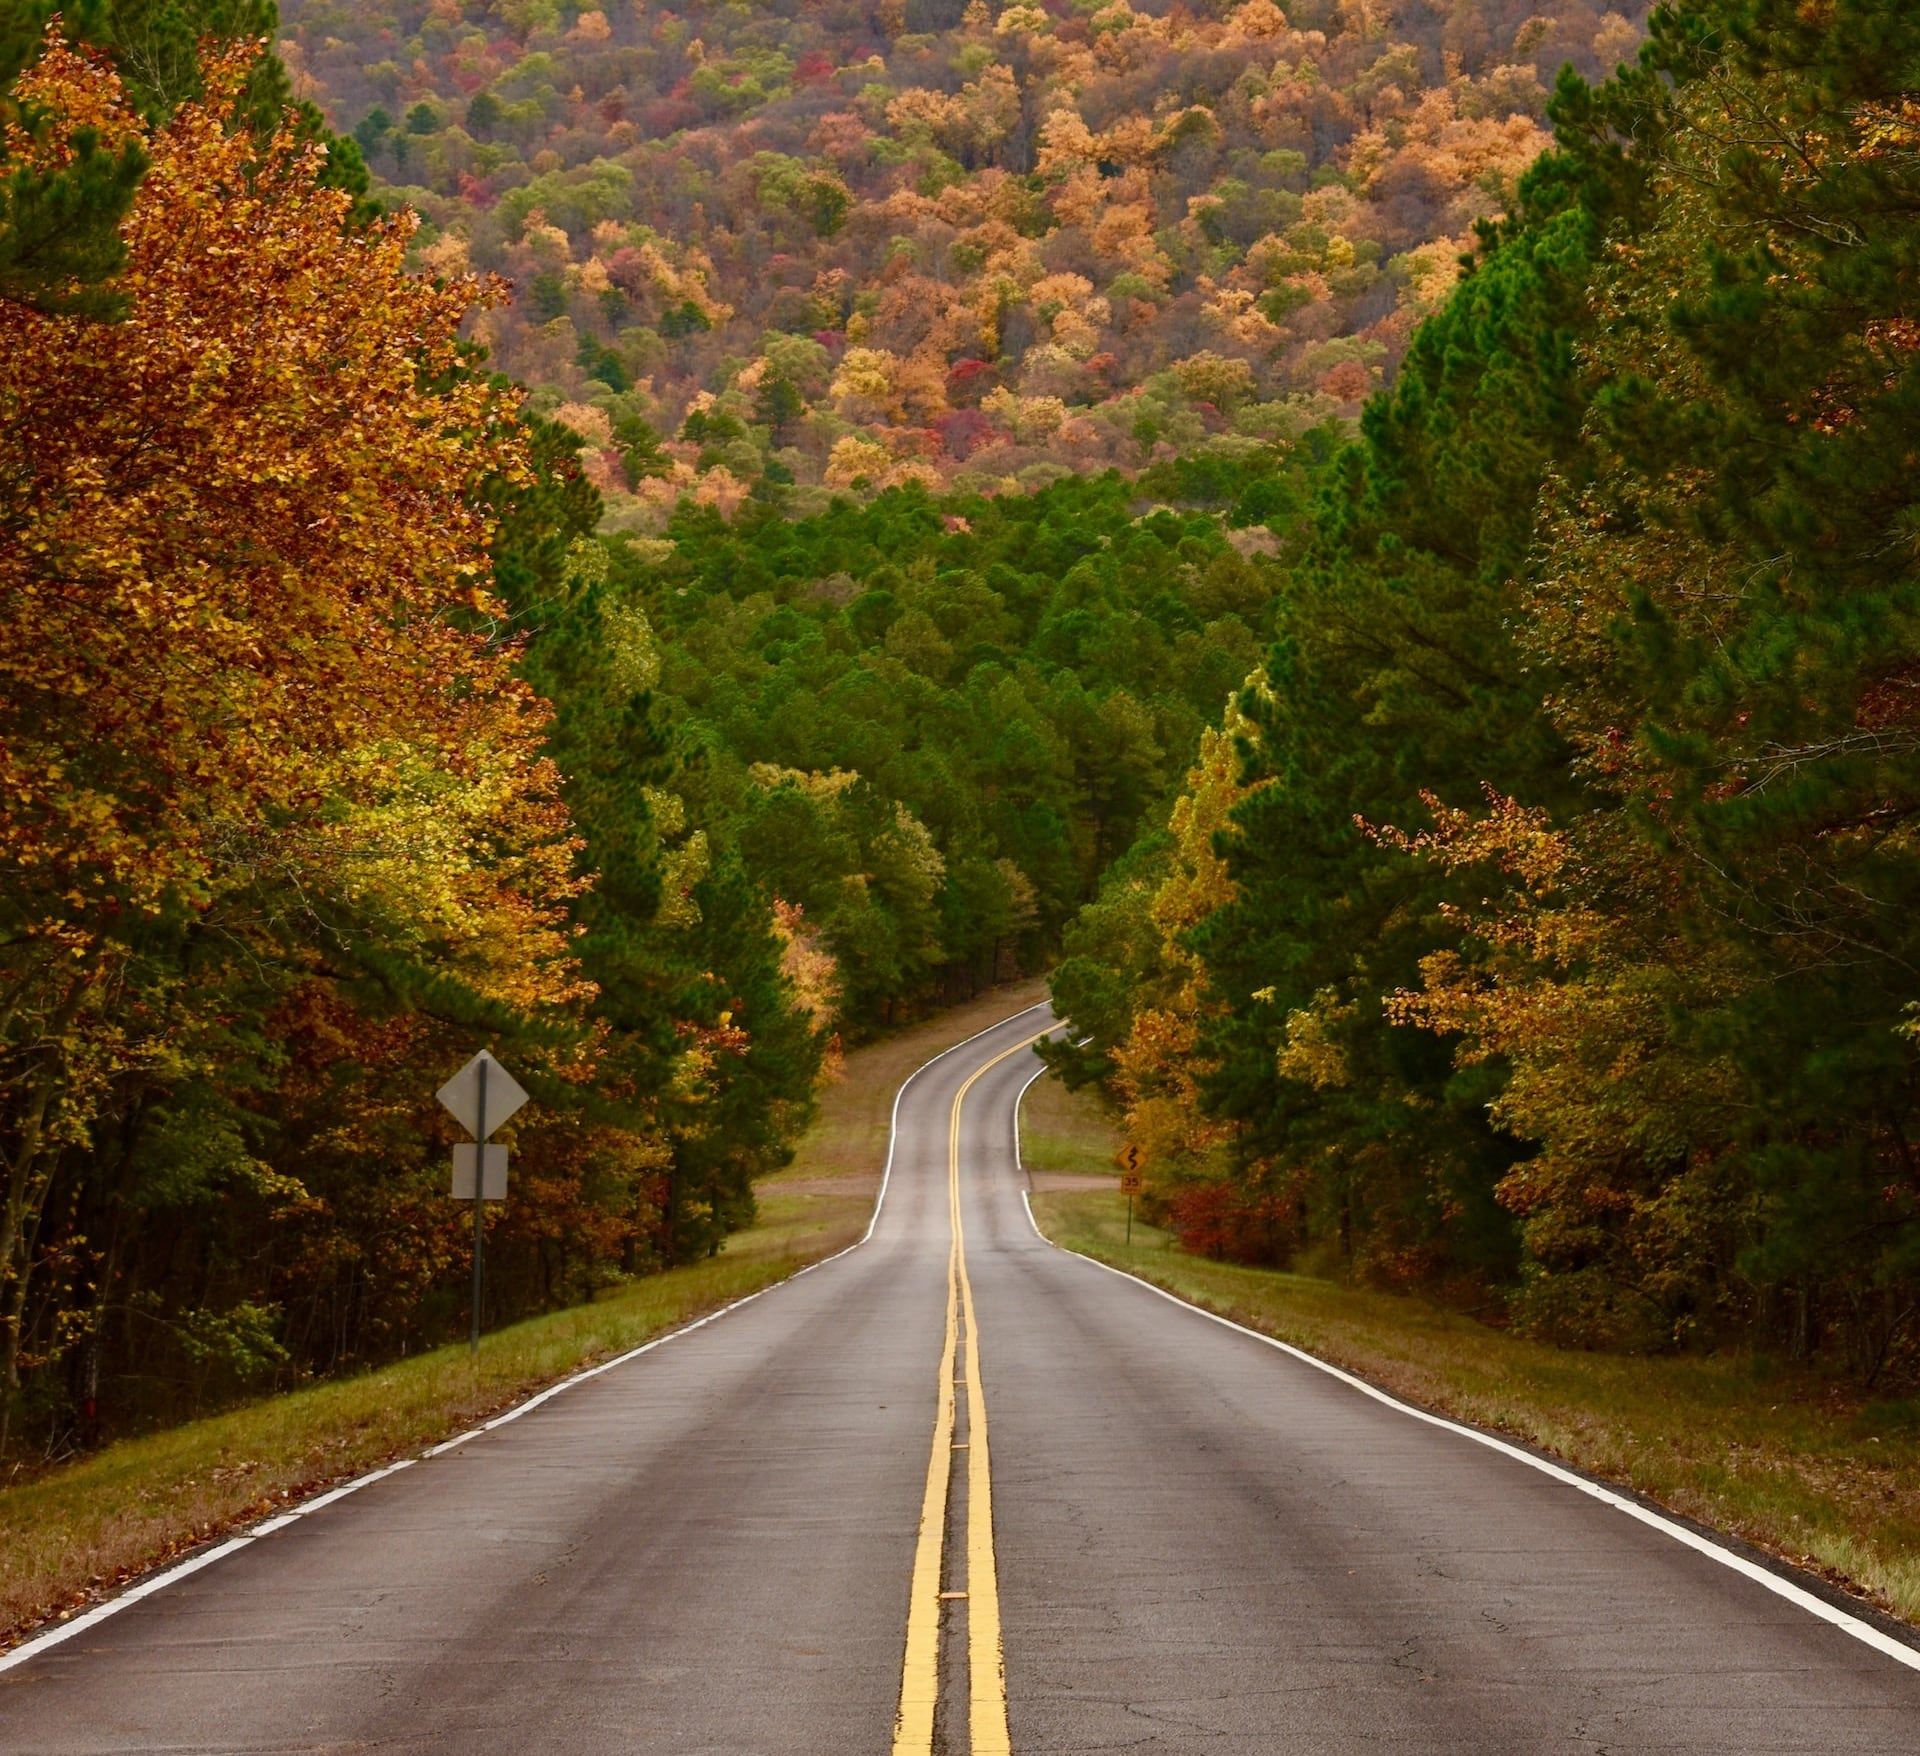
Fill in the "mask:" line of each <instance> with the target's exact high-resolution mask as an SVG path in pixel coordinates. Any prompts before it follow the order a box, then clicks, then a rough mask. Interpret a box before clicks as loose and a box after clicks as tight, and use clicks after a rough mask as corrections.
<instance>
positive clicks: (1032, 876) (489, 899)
mask: <svg viewBox="0 0 1920 1756" xmlns="http://www.w3.org/2000/svg"><path fill="white" fill-rule="evenodd" d="M1905 11H1906V9H1905V8H1902V7H1898V6H1893V5H1888V4H1885V3H1876V0H1816V3H1813V4H1807V3H1804V0H1795V3H1793V4H1787V3H1785V0H1674V3H1673V4H1671V5H1667V6H1663V7H1661V8H1658V9H1656V10H1655V11H1654V12H1653V14H1652V15H1651V17H1649V16H1648V15H1647V14H1646V12H1645V9H1644V8H1639V7H1622V8H1618V9H1608V8H1602V7H1597V6H1591V5H1588V4H1585V3H1584V0H1567V3H1565V4H1560V5H1557V6H1555V7H1554V8H1553V9H1552V11H1551V12H1550V13H1549V12H1548V11H1546V10H1536V9H1535V7H1534V6H1532V5H1531V4H1527V3H1523V0H1299V3H1298V4H1295V5H1292V6H1282V5H1279V4H1276V3H1275V0H1244V3H1240V4H1208V3H1205V0H1202V3H1199V4H1189V3H1188V0H1178V3H1176V4H1170V5H1168V4H1158V3H1156V4H1155V5H1154V6H1151V7H1146V8H1142V9H1139V10H1136V9H1135V8H1134V7H1133V6H1132V5H1131V4H1130V3H1129V0H1110V3H1101V0H1049V3H1048V4H1045V5H1038V4H1035V5H1028V4H1019V3H1016V4H1010V5H1006V6H995V5H992V4H989V3H987V0H966V3H965V4H958V3H950V0H878V3H877V4H874V3H869V0H861V3H859V4H853V3H847V4H838V3H836V0H822V3H812V4H803V3H801V0H783V3H782V4H779V5H746V4H726V5H687V6H684V7H681V8H678V9H671V8H669V7H667V6H664V5H656V4H654V3H653V0H634V3H633V4H631V5H620V6H609V7H607V8H605V9H600V8H587V7H578V6H574V5H571V4H567V3H565V0H432V4H429V5H416V4H412V3H410V0H409V3H406V4H399V5H396V4H394V3H393V0H284V4H283V5H282V7H281V10H280V13H279V15H278V16H276V15H275V14H274V12H273V9H272V6H271V3H270V0H187V3H179V0H176V3H172V4H165V5H159V4H153V3H151V0H125V3H120V0H87V3H84V4H81V5H76V6H72V7H69V8H68V9H67V10H65V11H64V12H63V13H60V14H58V15H56V14H54V13H53V12H52V11H51V10H50V9H49V8H47V7H44V6H39V5H33V4H17V3H16V4H9V5H6V6H4V7H0V82H4V84H3V85H0V91H3V92H4V96H0V123H4V129H5V133H4V140H3V142H0V677H3V678H4V688H0V847H3V848H4V856H5V867H4V874H5V875H4V878H3V879H0V1155H3V1156H0V1178H3V1179H4V1184H5V1200H4V1206H3V1207H0V1399H4V1423H3V1424H0V1450H4V1451H5V1452H7V1453H8V1454H9V1455H10V1456H11V1457H13V1458H14V1459H17V1460H26V1461H29V1462H30V1461H35V1460H41V1459H45V1458H48V1457H54V1456H59V1455H63V1454H65V1453H67V1452H70V1451H72V1450H74V1449H76V1448H84V1447H87V1446H92V1445H95V1444H98V1443H100V1442H102V1441H103V1440H105V1439H107V1438H110V1437H113V1436H115V1435H117V1434H121V1433H126V1432H129V1431H133V1430H137V1429H139V1428H141V1427H143V1426H150V1425H153V1424H156V1423H160V1422H165V1421H171V1420H175V1419H179V1418H181V1417H183V1416H185V1415H187V1414H190V1413H193V1412H198V1411H203V1410H206V1409H209V1408H212V1407H217V1406H219V1405H221V1404H223V1403H226V1402H230V1401H233V1400H235V1399H238V1398H241V1397H243V1396H247V1395H252V1394H257V1393H258V1392H260V1391H262V1390H264V1389H269V1388H275V1387H281V1386H287V1385H292V1384H296V1383H300V1382H303V1381H306V1380H309V1379H311V1378H313V1377H316V1376H322V1375H327V1374H333V1373H340V1372H344V1371H348V1370H351V1369H354V1368H357V1367H361V1366H364V1365H368V1364H371V1363H375V1362H379V1361H383V1360H388V1359H392V1358H395V1357H398V1356H400V1355H402V1354H406V1353H411V1352H416V1351H418V1350H420V1349H422V1348H426V1347H430V1346H433V1345H436V1344H438V1343H439V1342H441V1341H444V1340H446V1339H447V1338H449V1337H450V1336H452V1335H453V1334H455V1333H457V1332H458V1331H459V1328H460V1326H461V1322H462V1319H463V1313H464V1304H463V1300H464V1296H465V1287H466V1273H467V1261H468V1259H467V1255H466V1252H467V1250H468V1248H469V1244H468V1239H467V1232H466V1225H467V1221H466V1219H465V1217H464V1216H463V1212H462V1210H460V1209H459V1208H457V1207H456V1205H455V1204H454V1203H452V1202H451V1201H449V1200H448V1199H447V1198H446V1195H445V1193H444V1181H445V1176H446V1170H445V1159H446V1153H447V1147H448V1145H449V1143H450V1141H451V1139H452V1130H451V1124H450V1123H449V1122H448V1121H447V1120H446V1119H445V1118H444V1117H443V1116H442V1115H441V1114H440V1112H439V1111H438V1110H437V1108H436V1106H435V1105H434V1103H433V1100H432V1092H433V1090H434V1088H435V1087H436V1086H437V1085H438V1084H439V1083H440V1082H441V1080H442V1079H444V1077H445V1076H446V1074H447V1073H448V1072H450V1071H451V1070H452V1069H453V1068H454V1067H456V1066H458V1065H459V1063H460V1062H461V1061H463V1060H464V1059H465V1058H466V1056H467V1055H468V1054H470V1053H471V1052H472V1051H473V1049H474V1048H475V1047H477V1046H479V1045H480V1044H481V1043H482V1042H485V1043H489V1044H491V1045H492V1046H493V1047H494V1048H495V1050H496V1052H497V1053H498V1054H499V1055H500V1056H501V1058H502V1059H503V1060H505V1061H507V1062H508V1063H509V1065H511V1066H512V1067H513V1068H514V1070H515V1071H516V1073H517V1074H519V1076H520V1077H521V1078H522V1079H523V1082H524V1083H526V1084H527V1085H528V1086H529V1088H530V1089H531V1090H532V1092H533V1094H534V1097H535V1100H536V1101H535V1103H534V1104H533V1105H532V1106H530V1108H529V1109H528V1110H527V1112H525V1115H524V1118H523V1119H522V1120H520V1121H518V1122H517V1123H516V1124H515V1126H514V1129H513V1130H512V1131H511V1137H512V1144H513V1149H514V1155H515V1159H514V1164H515V1183H514V1189H515V1198H514V1200H513V1201H511V1202H510V1203H508V1204H507V1205H506V1206H505V1207H504V1208H503V1209H502V1211H501V1212H500V1214H499V1216H498V1218H497V1220H496V1221H495V1222H494V1224H495V1227H496V1228H497V1229H496V1230H494V1231H493V1232H491V1233H490V1237H491V1238H492V1239H493V1240H494V1241H493V1242H492V1243H491V1244H490V1247H489V1262H490V1266H491V1281H490V1294H489V1297H490V1304H489V1317H490V1320H493V1321H500V1320H506V1319H510V1318H513V1317H515V1316H519V1315H524V1314H526V1313H529V1312H532V1311H535V1310H539V1309H543V1308H548V1307H552V1306H556V1305H560V1304H565V1303H569V1302H573V1301H578V1300H580V1299H583V1298H586V1297H589V1296H591V1295H592V1294H593V1293H594V1292H595V1291H596V1290H597V1289H601V1288H604V1287H606V1286H608V1285H610V1284H612V1283H614V1282H617V1281H619V1280H621V1279H623V1278H626V1277H634V1276H640V1275H645V1274H647V1273H649V1272H651V1271H653V1270H656V1269H659V1268H662V1267H666V1266H670V1265H673V1264H675V1263H681V1262H685V1261H688V1260H692V1259H697V1258H699V1257H701V1256H704V1255H707V1254H710V1253H712V1252H714V1251H717V1250H719V1249H721V1248H723V1247H724V1243H725V1239H726V1237H727V1235H728V1234H729V1233H730V1232H731V1231H733V1230H735V1229H736V1228H738V1227H739V1226H741V1225H742V1224H744V1223H745V1222H746V1221H747V1220H748V1219H749V1218H750V1217H751V1215H752V1212H753V1183H754V1179H755V1178H756V1176H758V1175H760V1174H762V1173H764V1172H766V1171H769V1170H772V1169H774V1168H777V1167H778V1166H779V1165H781V1164H782V1163H784V1162H786V1160H787V1158H788V1157H789V1156H790V1154H791V1150H792V1145H793V1142H794V1141H795V1139H796V1138H797V1136H798V1134H799V1133H800V1131H801V1130H802V1129H803V1128H804V1126H805V1124H806V1122H807V1120H808V1118H809V1116H810V1114H811V1113H812V1110H813V1106H814V1103H815V1100H816V1097H817V1094H818V1092H819V1091H820V1089H821V1088H822V1083H823V1081H827V1080H830V1079H831V1078H832V1077H833V1075H834V1069H835V1064H836V1061H837V1058H838V1056H839V1054H840V1052H841V1050H842V1048H843V1046H845V1045H846V1044H849V1043H851V1042H854V1041H857V1040H859V1039H861V1038H863V1037H866V1036H870V1035H873V1034H875V1033H879V1032H883V1031H886V1030H888V1029H890V1028H893V1027H894V1026H896V1025H897V1024H899V1023H900V1022H902V1021H903V1020H906V1019H908V1018H912V1017H915V1016H920V1015H924V1013H926V1012H927V1011H928V1010H929V1009H931V1008H934V1007H936V1006H938V1005H940V1004H943V1003H947V1002H951V1001H954V1000H958V999H961V998H965V997H968V996H970V995H971V994H973V993H975V992H977V991H979V990H980V989H981V988H982V987H983V986H986V985H989V984H991V983H993V982H995V981H997V980H1003V979H1006V978H1008V977H1010V976H1012V975H1014V974H1017V973H1023V972H1032V971H1035V970H1039V969H1046V968H1052V969H1053V970H1054V977H1053V981H1054V993H1055V997H1056V1005H1057V1007H1058V1009H1059V1010H1060V1011H1061V1013H1062V1015H1063V1016H1064V1017H1066V1018H1067V1019H1068V1020H1069V1022H1070V1023H1071V1025H1072V1027H1073V1028H1072V1031H1071V1033H1070V1035H1071V1038H1072V1039H1073V1040H1072V1043H1071V1045H1070V1046H1069V1045H1067V1044H1062V1045H1060V1046H1058V1047H1057V1048H1056V1049H1055V1051H1054V1056H1055V1059H1056V1063H1057V1065H1058V1068H1059V1071H1060V1072H1061V1073H1062V1075H1063V1076H1064V1077H1066V1078H1067V1079H1068V1080H1070V1081H1072V1082H1075V1083H1077V1084H1081V1085H1086V1086H1091V1087H1094V1088H1096V1089H1098V1090H1099V1091H1100V1092H1102V1093H1103V1094H1104V1096H1105V1097H1106V1099H1107V1100H1108V1101H1109V1102H1110V1103H1111V1105H1112V1106H1113V1108H1114V1110H1115V1113H1116V1114H1117V1115H1118V1116H1119V1117H1120V1119H1121V1121H1122V1122H1123V1124H1124V1127H1125V1129H1126V1131H1127V1134H1128V1136H1129V1138H1131V1139H1132V1140H1134V1141H1135V1142H1137V1143H1138V1144H1139V1145H1140V1146H1141V1147H1142V1149H1143V1150H1144V1153H1145V1156H1146V1161H1147V1165H1148V1172H1147V1189H1146V1192H1145V1207H1146V1211H1147V1214H1148V1216H1149V1217H1151V1218H1153V1219H1154V1220H1156V1221H1159V1222H1162V1223H1164V1224H1166V1225H1168V1226H1169V1227H1171V1228H1172V1229H1173V1230H1174V1231H1175V1233H1176V1234H1177V1235H1178V1236H1179V1238H1180V1239H1181V1241H1182V1242H1183V1243H1184V1244H1185V1246H1186V1247H1187V1248H1188V1249H1190V1250H1194V1251H1197V1252H1203V1253H1206V1254H1210V1255H1218V1256H1226V1257H1231V1258H1235V1259H1238V1260H1245V1261H1250V1262H1264V1263H1278V1264H1288V1265H1292V1266H1295V1267H1299V1268H1303V1269H1306V1270H1309V1271H1311V1272H1317V1273H1325V1274H1332V1275H1337V1276H1344V1277H1349V1278H1352V1279H1355V1280H1358V1281H1362V1282H1366V1283H1370V1284H1374V1285H1378V1286H1384V1287H1392V1288H1405V1289H1417V1290H1419V1291H1421V1292H1423V1293H1425V1294H1426V1295H1428V1296H1430V1297H1432V1298H1436V1299H1439V1300H1442V1301H1445V1302H1448V1303H1451V1304H1453V1305H1455V1306H1457V1307H1458V1308H1460V1309H1462V1310H1467V1311H1471V1312H1473V1313H1474V1314H1476V1315H1477V1316H1479V1317H1481V1318H1482V1319H1483V1320H1485V1321H1489V1322H1494V1323H1499V1324H1504V1325H1510V1326H1513V1327H1515V1328H1517V1329H1519V1330H1521V1331H1523V1332H1525V1333H1527V1334H1530V1335H1533V1336H1536V1337H1539V1338H1542V1339H1545V1340H1549V1341H1553V1342H1558V1343H1560V1344H1563V1345H1565V1346H1568V1347H1585V1348H1595V1347H1598V1348H1607V1349H1613V1350H1624V1351H1629V1352H1671V1351H1683V1350H1689V1349H1725V1348H1744V1349H1752V1350H1761V1351H1766V1352H1773V1353H1778V1354H1780V1355H1782V1356H1786V1357H1792V1358H1795V1359H1799V1360H1802V1361H1807V1362H1810V1363H1811V1364H1812V1365H1813V1366H1814V1367H1816V1368H1817V1369H1819V1370H1821V1371H1824V1372H1830V1373H1832V1374H1834V1375H1836V1376H1838V1377H1846V1378H1850V1379H1851V1380H1853V1381H1854V1382H1855V1383H1857V1384H1864V1385H1881V1386H1886V1385H1897V1386H1898V1385H1907V1384H1909V1383H1910V1382H1911V1380H1912V1378H1913V1376H1914V1374H1915V1372H1916V1370H1917V1369H1920V1160H1917V1159H1916V1152H1920V1053H1917V1050H1920V1044H1917V1043H1916V1035H1917V1034H1920V1023H1917V1022H1916V1020H1917V1018H1920V1015H1917V1014H1916V1012H1915V1010H1914V1009H1915V1006H1916V1003H1920V976H1917V975H1916V971H1917V970H1920V909H1917V908H1916V904H1920V847H1917V846H1916V833H1917V831H1920V736H1917V735H1916V727H1920V693H1917V691H1920V666H1917V663H1916V656H1915V655H1916V651H1917V650H1920V648H1917V647H1916V639H1915V636H1916V625H1915V616H1916V609H1917V608H1920V602H1917V599H1916V589H1915V586H1916V578H1917V577H1920V575H1917V569H1920V519H1917V516H1916V513H1915V509H1914V495H1913V489H1912V480H1913V460H1914V458H1915V456H1916V455H1920V374H1917V373H1916V362H1917V361H1920V320H1916V317H1915V315H1914V312H1915V309H1916V297H1915V295H1916V292H1917V291H1920V20H1916V19H1912V18H1909V17H1906V16H1903V14H1904V13H1905Z"/></svg>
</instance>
